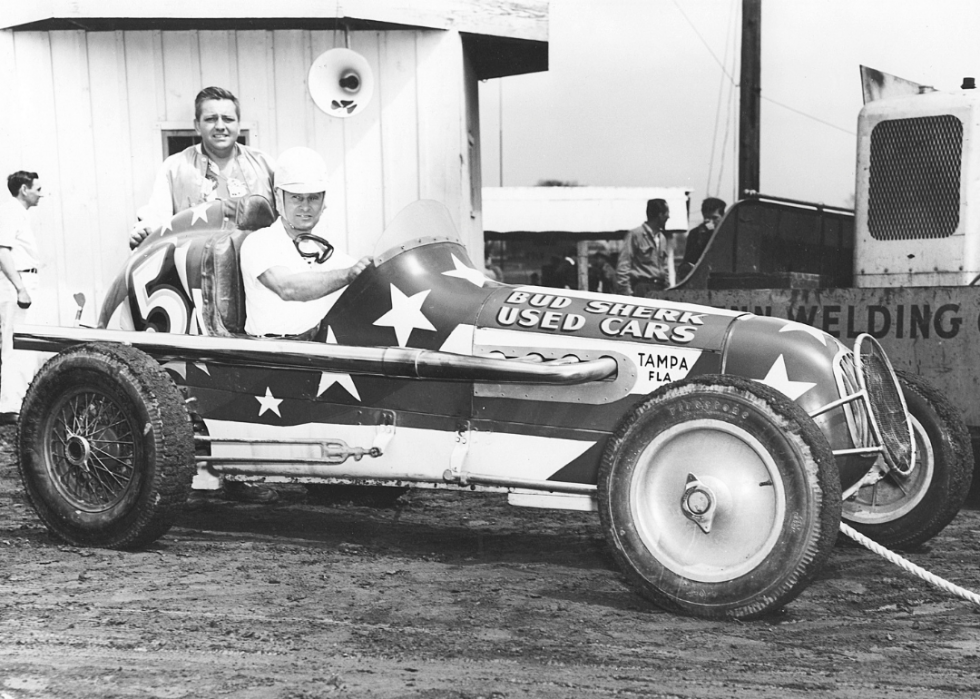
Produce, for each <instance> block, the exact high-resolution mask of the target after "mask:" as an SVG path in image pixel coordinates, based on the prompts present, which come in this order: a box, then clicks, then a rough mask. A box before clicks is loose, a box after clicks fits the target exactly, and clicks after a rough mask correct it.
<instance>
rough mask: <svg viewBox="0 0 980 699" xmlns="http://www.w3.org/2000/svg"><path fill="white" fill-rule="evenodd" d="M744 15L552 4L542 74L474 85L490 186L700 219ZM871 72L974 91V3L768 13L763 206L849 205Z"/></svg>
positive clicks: (695, 8)
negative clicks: (564, 185) (611, 200)
mask: <svg viewBox="0 0 980 699" xmlns="http://www.w3.org/2000/svg"><path fill="white" fill-rule="evenodd" d="M741 4H742V3H741V0H602V2H597V1H596V0H551V2H550V5H549V25H550V26H549V69H548V71H547V72H543V73H535V74H529V75H521V76H510V77H506V78H501V79H494V80H487V81H483V82H481V84H480V128H481V151H482V158H483V184H484V186H500V185H501V184H502V185H503V186H531V185H536V184H538V183H539V182H540V181H541V180H545V179H549V180H561V181H565V182H574V183H576V184H580V185H592V186H624V187H626V186H629V187H690V188H691V189H692V190H693V192H692V220H700V215H699V214H698V213H697V212H698V208H699V202H700V201H701V199H703V198H704V197H705V196H720V197H722V198H723V199H725V200H726V201H728V202H732V201H733V200H734V191H735V180H736V172H735V171H736V164H737V161H736V158H737V155H736V153H735V149H734V144H735V143H736V142H737V138H738V127H737V121H736V118H737V114H738V104H737V94H738V90H737V84H738V80H739V67H738V54H739V47H738V35H739V33H740V29H741ZM861 65H866V66H869V67H871V68H875V69H878V70H881V71H884V72H886V73H890V74H892V75H896V76H899V77H902V78H905V79H908V80H912V81H915V82H917V83H921V84H925V85H930V86H933V87H935V88H936V89H939V90H944V91H947V90H957V89H959V87H960V84H961V82H962V79H963V77H964V76H976V77H977V78H978V79H980V1H978V0H928V2H926V1H924V0H762V101H761V105H762V108H761V125H760V133H761V155H760V186H759V191H760V192H761V193H763V194H767V195H771V196H780V197H788V198H792V199H801V200H805V201H812V202H821V203H824V204H830V205H836V206H848V207H851V206H853V193H854V177H855V164H854V163H855V157H856V151H855V144H856V132H857V117H858V113H859V111H860V109H861V106H862V104H863V100H862V92H861V81H860V69H859V66H861ZM501 105H502V108H501ZM501 143H502V148H501ZM501 151H502V157H501Z"/></svg>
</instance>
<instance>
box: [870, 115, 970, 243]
mask: <svg viewBox="0 0 980 699" xmlns="http://www.w3.org/2000/svg"><path fill="white" fill-rule="evenodd" d="M962 152H963V123H962V122H961V121H960V120H959V119H957V118H956V117H955V116H952V115H950V114H943V115H941V116H929V117H917V118H914V119H894V120H891V121H883V122H881V123H879V124H877V125H876V126H875V127H874V128H873V129H872V130H871V171H870V173H869V174H870V184H869V191H868V229H869V231H870V232H871V236H872V237H873V238H874V239H876V240H918V239H920V238H945V237H947V236H950V235H952V234H953V233H955V232H956V228H957V227H958V226H959V223H960V159H961V154H962Z"/></svg>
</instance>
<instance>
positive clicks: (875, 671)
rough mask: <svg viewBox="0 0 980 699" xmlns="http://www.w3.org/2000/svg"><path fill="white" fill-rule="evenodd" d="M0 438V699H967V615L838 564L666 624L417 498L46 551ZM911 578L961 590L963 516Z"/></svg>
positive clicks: (547, 531)
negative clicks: (741, 610) (728, 606)
mask: <svg viewBox="0 0 980 699" xmlns="http://www.w3.org/2000/svg"><path fill="white" fill-rule="evenodd" d="M11 431H12V428H10V427H3V428H0V699H27V698H38V697H57V698H71V699H74V698H80V697H99V698H100V699H101V698H109V697H161V698H166V699H176V698H178V697H209V698H210V697H235V698H236V699H237V698H243V699H245V698H252V697H255V698H263V699H265V698H267V697H269V698H275V699H313V698H315V697H427V698H428V697H431V698H443V697H446V698H449V697H459V698H464V697H465V698H467V699H475V698H476V697H485V698H487V699H490V698H491V697H494V698H498V697H606V696H625V697H631V696H635V697H739V698H745V699H748V698H749V697H752V698H755V697H779V698H780V699H785V698H787V697H799V696H804V695H808V696H837V697H854V698H857V697H861V699H871V698H874V697H919V698H930V697H947V696H961V695H969V696H977V695H978V694H980V613H978V612H980V610H978V609H977V608H975V607H973V606H972V605H971V604H970V603H968V602H966V601H964V600H962V599H959V598H956V597H952V596H951V595H949V594H948V593H946V592H943V591H941V590H938V589H936V588H933V587H931V586H929V585H928V584H926V583H925V582H922V581H920V580H918V579H917V578H913V577H911V576H910V575H909V574H907V573H905V572H904V571H902V570H900V569H899V568H897V567H895V566H893V565H892V564H890V563H887V562H886V561H884V560H882V559H880V558H878V557H877V556H875V555H874V554H872V553H871V552H869V551H866V550H865V549H862V548H856V547H853V546H846V545H841V544H840V543H839V544H838V546H837V548H836V549H835V551H834V554H833V556H832V558H831V560H830V563H829V565H828V566H827V567H826V569H825V570H824V571H823V574H822V575H821V576H820V577H819V578H818V580H817V581H816V582H815V583H814V584H813V585H811V586H810V587H809V588H808V589H807V590H806V591H805V592H804V593H803V594H802V595H801V596H800V597H799V598H798V599H797V600H796V601H794V602H793V603H792V604H791V605H789V607H788V608H786V609H785V611H784V612H782V613H780V614H778V615H777V616H775V617H772V618H769V619H766V620H764V621H756V622H751V623H735V622H729V623H719V622H705V621H700V620H697V619H691V618H684V617H678V616H673V615H671V614H668V613H666V612H663V611H660V610H658V609H657V608H655V607H652V606H650V605H649V604H647V603H646V602H645V601H644V600H643V599H641V598H639V597H637V596H636V595H634V594H633V593H632V592H631V591H630V590H629V589H628V588H627V586H626V584H625V583H624V580H623V578H622V576H621V575H620V574H619V573H618V571H617V570H616V569H615V567H614V564H613V562H612V560H611V558H610V557H609V556H608V555H607V554H606V551H605V548H604V544H603V541H602V538H601V536H600V531H599V527H598V517H597V516H596V515H594V514H590V513H568V512H550V511H540V510H526V509H517V508H512V507H510V506H508V505H507V503H506V499H505V497H503V496H498V495H476V494H466V495H464V494H455V493H439V492H427V491H414V492H412V493H410V494H409V495H408V496H406V497H404V498H402V500H404V504H402V505H400V506H399V507H398V508H395V509H372V508H366V507H357V506H353V505H344V506H333V507H326V506H317V505H313V504H311V503H310V502H308V500H307V497H306V491H305V489H304V488H302V487H301V486H287V487H285V488H283V489H282V491H281V492H282V495H283V497H282V499H281V500H280V502H278V503H276V504H273V505H244V504H238V503H228V502H223V501H208V502H207V503H205V504H203V505H200V506H196V507H193V508H188V509H187V510H185V512H184V513H183V515H182V516H181V517H180V519H179V520H178V522H177V524H176V526H175V527H174V528H173V529H172V530H171V531H170V533H169V534H168V535H166V536H165V537H163V538H162V539H161V540H160V541H159V542H158V543H157V544H155V545H154V546H152V547H151V548H149V549H147V550H145V551H140V552H135V553H123V552H118V551H108V550H99V549H77V548H73V547H70V546H64V545H60V544H59V543H57V542H56V541H54V540H53V539H52V538H51V537H50V536H49V535H48V534H47V531H46V530H45V529H44V528H43V527H42V525H41V524H40V522H39V521H38V520H37V518H36V517H35V515H34V513H33V511H32V510H31V509H30V507H29V506H28V505H26V504H25V502H24V500H23V497H22V494H21V488H20V482H19V479H18V477H17V475H16V471H15V466H14V464H13V457H12V453H11V448H10V440H11V437H12V433H11ZM909 558H910V559H911V560H913V561H914V562H915V563H918V564H919V565H922V566H924V567H925V568H927V569H928V570H930V571H932V572H934V573H935V574H937V575H939V576H942V577H944V578H946V579H948V580H951V581H953V582H955V583H957V584H959V585H963V586H965V587H968V588H971V589H973V590H980V511H978V510H977V509H975V508H970V509H965V510H963V511H962V512H961V513H960V515H959V516H958V517H957V518H956V520H955V521H954V522H953V524H952V525H951V526H950V527H949V528H947V529H946V531H944V532H943V533H942V534H941V535H940V536H939V537H937V538H936V539H935V540H933V541H932V542H930V544H929V546H928V547H926V548H924V549H923V550H921V551H918V552H915V553H913V554H910V556H909Z"/></svg>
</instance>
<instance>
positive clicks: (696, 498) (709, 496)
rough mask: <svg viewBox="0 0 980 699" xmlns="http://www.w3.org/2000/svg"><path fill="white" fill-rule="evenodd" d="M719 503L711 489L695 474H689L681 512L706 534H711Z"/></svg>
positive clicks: (682, 498) (682, 497)
mask: <svg viewBox="0 0 980 699" xmlns="http://www.w3.org/2000/svg"><path fill="white" fill-rule="evenodd" d="M717 503H718V499H717V498H716V497H715V494H714V493H713V492H712V491H711V488H709V487H708V486H706V485H705V484H704V483H702V482H701V481H699V480H698V478H697V476H695V475H694V474H693V473H689V474H687V484H686V485H685V486H684V494H683V495H682V496H681V511H682V512H683V513H684V516H685V517H687V518H688V519H689V520H691V521H692V522H694V523H695V524H696V525H698V527H700V528H701V531H703V532H704V533H705V534H709V533H710V532H711V522H712V521H713V520H714V518H715V512H716V511H717V510H718V508H717Z"/></svg>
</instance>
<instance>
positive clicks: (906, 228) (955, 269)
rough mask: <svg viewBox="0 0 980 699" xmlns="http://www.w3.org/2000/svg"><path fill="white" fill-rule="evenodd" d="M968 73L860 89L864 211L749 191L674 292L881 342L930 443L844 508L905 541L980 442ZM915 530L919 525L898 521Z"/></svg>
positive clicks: (974, 158)
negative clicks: (950, 80)
mask: <svg viewBox="0 0 980 699" xmlns="http://www.w3.org/2000/svg"><path fill="white" fill-rule="evenodd" d="M963 86H964V87H963V89H961V90H959V91H956V92H939V91H935V90H932V89H930V88H923V89H922V90H921V91H920V93H919V94H913V95H902V96H898V97H891V98H883V99H878V100H875V101H871V102H868V103H867V104H865V106H864V107H863V109H862V110H861V113H860V115H859V118H858V139H857V178H856V179H857V182H856V191H855V210H854V211H850V210H847V209H842V208H838V207H832V206H825V205H822V204H813V203H807V202H802V201H796V200H789V199H780V198H776V197H766V196H762V195H757V194H754V193H752V194H751V195H749V196H747V197H746V198H745V199H743V200H741V201H739V202H737V203H736V204H735V205H733V206H732V207H731V208H730V209H729V211H728V212H727V214H726V216H725V218H724V219H723V221H722V222H721V224H720V225H719V227H718V230H717V231H716V233H715V235H714V236H713V238H712V239H711V241H710V242H709V244H708V247H707V249H706V250H705V252H704V254H703V255H702V257H701V259H700V260H699V262H698V264H697V266H696V267H695V268H694V270H692V271H691V273H690V274H689V275H688V276H687V277H686V278H685V279H683V280H681V281H680V282H679V283H678V284H677V286H675V287H673V288H672V289H670V290H668V291H667V292H665V296H666V297H667V298H669V299H671V300H675V301H687V302H691V303H700V304H706V305H711V306H717V307H723V308H729V309H742V310H749V311H752V312H755V313H757V314H759V315H771V316H778V317H783V318H789V319H792V320H795V321H798V322H800V323H804V324H806V325H810V326H814V327H817V328H820V329H821V330H824V331H826V332H828V333H830V334H831V335H833V336H834V337H837V338H838V339H840V340H841V341H842V342H844V343H845V344H851V343H853V341H854V340H855V339H856V338H857V337H858V336H859V335H861V334H862V333H867V334H869V335H871V336H872V337H874V338H876V339H877V340H878V341H879V342H880V343H881V344H882V345H883V346H884V348H885V350H886V352H887V353H888V356H889V357H890V358H891V360H892V362H893V363H894V365H895V367H896V369H898V370H899V371H900V374H901V376H902V379H903V382H904V387H905V396H906V399H907V401H908V403H909V408H910V412H912V414H913V416H914V417H915V418H916V422H917V423H918V424H917V428H916V429H917V433H918V436H919V437H918V440H917V441H918V442H920V450H919V451H920V458H919V462H918V464H917V466H916V468H915V469H913V470H912V472H910V473H907V474H901V473H895V472H888V471H887V470H886V469H882V470H881V471H880V472H879V474H880V476H879V480H878V481H877V482H868V483H865V484H864V485H863V486H862V487H861V488H860V489H858V490H857V491H853V492H850V493H846V494H845V495H846V497H847V499H846V501H845V503H844V510H845V519H847V520H848V521H850V522H851V523H852V524H854V525H855V526H856V527H857V528H858V529H862V530H864V531H865V532H866V533H869V534H870V535H873V537H874V538H875V539H877V540H878V541H881V542H882V543H890V544H891V545H893V546H896V547H899V548H901V547H905V548H908V547H912V546H915V545H917V544H919V543H921V542H922V541H924V540H926V539H927V538H928V537H927V536H925V535H926V534H927V533H928V532H930V531H932V533H935V532H934V531H933V530H934V529H935V527H936V526H940V528H941V526H945V523H946V522H948V521H949V519H951V518H952V516H955V512H956V511H958V510H959V508H960V507H961V506H962V504H963V502H964V501H965V499H966V497H967V494H968V491H969V489H970V479H971V476H972V471H973V449H972V448H971V442H972V446H973V447H976V446H980V206H978V205H980V93H978V91H977V90H975V89H973V81H972V79H970V78H968V79H966V80H964V83H963ZM942 520H945V522H943V523H942V525H939V522H940V521H942ZM896 523H901V526H898V525H897V524H896ZM910 530H913V531H914V530H919V531H920V532H921V536H918V537H916V536H911V537H910V536H907V535H906V534H904V533H903V534H901V535H900V534H898V532H899V531H902V532H908V531H910ZM892 532H894V535H893V534H892Z"/></svg>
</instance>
